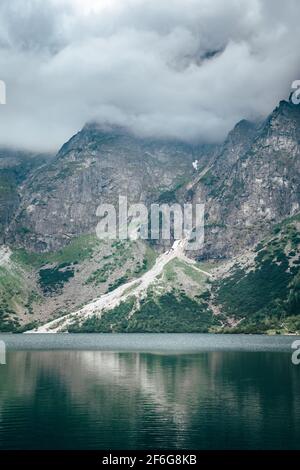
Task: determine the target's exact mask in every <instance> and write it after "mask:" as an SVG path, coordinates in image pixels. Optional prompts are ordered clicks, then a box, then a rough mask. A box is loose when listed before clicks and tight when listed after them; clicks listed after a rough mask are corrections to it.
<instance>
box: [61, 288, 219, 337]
mask: <svg viewBox="0 0 300 470" xmlns="http://www.w3.org/2000/svg"><path fill="white" fill-rule="evenodd" d="M218 326H220V323H219V321H218V319H217V318H216V317H215V316H213V315H212V312H211V311H210V310H209V308H208V305H207V303H206V302H204V301H202V302H196V301H195V300H192V299H190V298H189V297H187V296H186V295H185V294H183V293H179V292H176V291H172V292H169V293H165V294H163V295H161V296H155V295H154V294H153V293H150V292H149V293H148V295H147V298H146V299H144V300H141V303H140V306H139V307H138V309H137V311H135V309H134V299H133V298H130V299H129V300H128V301H126V302H123V303H121V304H120V305H119V306H118V307H116V308H115V309H113V310H110V311H107V312H104V313H103V314H102V316H101V317H98V316H96V315H95V316H93V317H91V318H88V319H87V320H84V321H83V323H82V324H81V325H79V324H78V323H74V324H73V325H72V326H71V327H69V328H68V331H69V332H81V333H83V332H85V333H88V332H98V333H109V332H113V333H206V332H209V331H212V330H213V328H214V327H218Z"/></svg>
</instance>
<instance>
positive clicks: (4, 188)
mask: <svg viewBox="0 0 300 470" xmlns="http://www.w3.org/2000/svg"><path fill="white" fill-rule="evenodd" d="M49 158H50V155H49V156H48V155H35V154H32V153H29V152H21V151H17V150H16V151H14V150H9V149H0V244H2V243H3V242H4V234H5V229H6V228H7V226H8V225H9V223H10V222H11V220H12V219H13V216H14V214H15V212H16V210H17V208H18V206H19V204H20V195H19V189H20V186H21V185H22V184H23V183H24V181H25V180H26V178H27V177H28V175H29V174H30V173H32V172H33V171H34V170H35V168H37V167H39V166H41V165H42V164H43V163H45V161H46V160H47V159H49Z"/></svg>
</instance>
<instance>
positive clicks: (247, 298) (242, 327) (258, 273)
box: [213, 218, 300, 333]
mask: <svg viewBox="0 0 300 470" xmlns="http://www.w3.org/2000/svg"><path fill="white" fill-rule="evenodd" d="M297 221H298V218H293V219H290V220H289V222H288V223H287V222H285V223H284V224H282V225H280V226H277V227H276V228H275V229H274V231H273V234H274V235H273V237H272V238H270V239H269V240H267V241H265V242H261V243H260V244H258V246H257V248H256V251H257V255H256V258H255V266H254V267H252V268H251V269H245V267H243V266H236V267H234V268H233V269H232V271H231V274H230V276H229V277H226V278H224V279H221V280H219V281H217V282H215V283H214V286H213V293H214V298H215V302H216V304H218V305H221V306H222V311H223V312H224V313H226V315H229V316H232V317H234V318H235V319H237V320H241V322H240V323H239V325H238V326H236V327H235V329H234V331H236V332H245V333H256V332H271V331H274V332H291V333H293V332H297V331H299V325H300V322H299V320H300V303H299V291H300V274H299V268H300V250H299V245H300V236H299V233H298V229H297ZM298 315H299V317H298Z"/></svg>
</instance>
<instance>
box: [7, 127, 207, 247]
mask: <svg viewBox="0 0 300 470" xmlns="http://www.w3.org/2000/svg"><path fill="white" fill-rule="evenodd" d="M213 148H214V147H213V146H212V147H208V146H196V145H195V146H192V145H188V144H184V143H181V142H174V141H173V142H169V141H161V140H148V139H139V138H137V137H135V136H133V135H132V134H130V133H129V132H128V131H127V130H126V129H123V128H119V127H108V126H98V125H97V124H89V125H87V126H85V127H84V129H83V130H82V131H81V132H79V133H78V134H76V135H75V136H74V137H73V138H72V139H71V140H70V141H69V142H68V143H66V144H65V145H64V146H63V147H62V149H61V150H60V151H59V153H58V155H57V157H56V159H55V160H54V161H53V162H52V163H51V164H50V165H49V166H48V167H47V168H43V169H42V170H41V171H40V172H37V173H36V174H34V176H33V177H31V178H29V180H28V181H27V183H26V184H25V185H24V188H23V189H22V192H21V196H22V203H21V205H20V207H19V210H18V212H17V214H16V216H15V218H14V221H13V222H12V223H11V225H10V228H9V231H8V234H7V240H8V241H9V242H10V243H12V244H13V245H14V246H22V247H25V248H27V249H29V250H32V251H37V252H42V251H51V250H56V249H58V248H60V247H62V246H64V245H66V244H67V243H68V242H69V241H70V239H72V238H73V237H78V236H80V235H83V234H87V233H94V232H95V228H96V225H97V222H98V219H97V217H96V209H97V207H98V205H99V204H101V203H113V204H114V205H115V206H117V203H118V196H119V195H121V196H127V197H128V201H129V202H145V203H146V204H148V203H150V202H154V201H156V200H157V199H158V198H159V195H160V194H162V193H165V192H168V191H172V190H174V188H177V187H178V186H181V185H183V184H184V183H186V182H187V181H188V180H189V179H190V178H191V177H192V175H193V173H194V172H195V169H194V167H193V165H192V163H193V161H195V160H200V161H201V162H203V165H204V164H205V163H206V161H207V160H208V159H209V158H210V156H211V154H212V152H213Z"/></svg>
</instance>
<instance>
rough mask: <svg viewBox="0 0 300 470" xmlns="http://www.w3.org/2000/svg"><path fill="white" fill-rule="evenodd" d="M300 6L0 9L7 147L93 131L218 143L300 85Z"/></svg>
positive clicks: (189, 2)
mask: <svg viewBox="0 0 300 470" xmlns="http://www.w3.org/2000/svg"><path fill="white" fill-rule="evenodd" d="M299 17H300V2H299V0H285V1H282V0H1V3H0V79H2V80H5V82H6V85H7V104H6V105H5V106H3V105H1V106H0V145H11V146H17V147H23V148H26V149H33V150H51V151H53V150H56V149H58V148H59V147H60V146H61V145H62V144H63V143H64V142H65V141H66V140H68V139H69V138H70V137H71V136H72V134H74V133H76V132H77V131H78V130H79V129H80V128H81V127H82V126H83V125H84V124H85V123H86V122H87V121H91V120H98V121H100V122H103V121H108V122H111V123H117V124H126V125H128V126H130V127H131V128H132V129H133V130H134V132H136V133H138V134H144V135H154V136H169V137H170V136H171V137H172V136H176V137H179V138H182V139H197V140H201V141H217V140H220V139H222V138H224V136H225V135H226V133H227V132H228V131H229V130H230V129H231V128H232V127H233V125H234V124H235V123H236V122H237V121H239V120H240V119H242V118H249V119H256V118H260V117H263V116H266V115H267V114H268V113H269V112H270V111H271V110H272V109H273V108H274V107H275V106H276V104H277V102H278V101H279V100H280V99H282V98H287V96H288V94H289V89H290V85H291V82H292V81H293V80H296V79H300V64H299V58H300V50H299V44H300V28H299Z"/></svg>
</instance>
